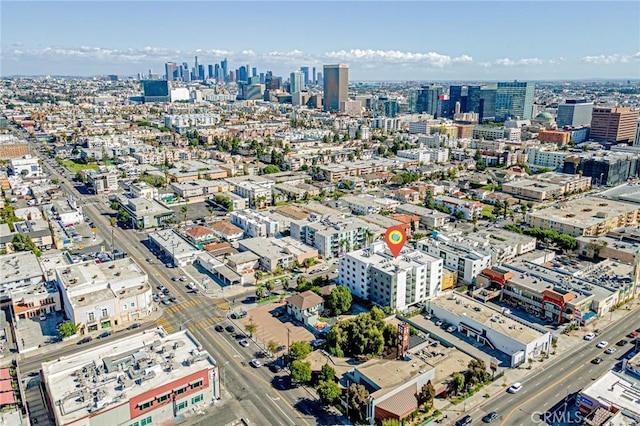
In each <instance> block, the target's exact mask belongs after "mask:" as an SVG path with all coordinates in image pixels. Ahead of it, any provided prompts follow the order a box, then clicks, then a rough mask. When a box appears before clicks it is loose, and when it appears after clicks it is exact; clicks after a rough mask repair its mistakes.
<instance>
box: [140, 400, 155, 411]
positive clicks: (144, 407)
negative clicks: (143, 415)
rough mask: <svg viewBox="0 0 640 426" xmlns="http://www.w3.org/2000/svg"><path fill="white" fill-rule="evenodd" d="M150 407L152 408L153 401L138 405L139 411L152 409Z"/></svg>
mask: <svg viewBox="0 0 640 426" xmlns="http://www.w3.org/2000/svg"><path fill="white" fill-rule="evenodd" d="M152 406H153V400H152V401H148V402H145V403H144V404H140V405H139V407H140V410H146V409H147V408H150V407H152Z"/></svg>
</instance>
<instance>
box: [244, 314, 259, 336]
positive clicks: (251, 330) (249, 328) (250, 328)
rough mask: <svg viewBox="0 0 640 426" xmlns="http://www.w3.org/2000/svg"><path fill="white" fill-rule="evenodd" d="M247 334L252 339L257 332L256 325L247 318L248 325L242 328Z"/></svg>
mask: <svg viewBox="0 0 640 426" xmlns="http://www.w3.org/2000/svg"><path fill="white" fill-rule="evenodd" d="M244 328H245V329H246V330H247V333H249V337H253V333H255V332H256V331H258V324H256V323H255V322H253V318H249V323H248V324H247V325H246V326H245V327H244Z"/></svg>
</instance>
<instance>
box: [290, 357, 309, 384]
mask: <svg viewBox="0 0 640 426" xmlns="http://www.w3.org/2000/svg"><path fill="white" fill-rule="evenodd" d="M290 370H291V380H293V381H294V382H295V383H300V384H305V383H309V382H310V381H311V363H309V362H303V361H300V360H295V361H293V362H292V363H291V367H290Z"/></svg>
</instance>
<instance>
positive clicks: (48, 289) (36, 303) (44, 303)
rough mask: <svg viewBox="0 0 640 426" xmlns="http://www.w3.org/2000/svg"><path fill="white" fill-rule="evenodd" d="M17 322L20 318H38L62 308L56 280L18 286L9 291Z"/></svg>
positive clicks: (14, 318)
mask: <svg viewBox="0 0 640 426" xmlns="http://www.w3.org/2000/svg"><path fill="white" fill-rule="evenodd" d="M9 294H10V296H9V297H10V299H11V312H12V314H13V321H14V323H15V324H17V323H18V321H19V320H27V319H32V318H33V319H37V318H39V317H40V316H41V315H47V314H49V313H54V312H59V311H61V310H62V303H61V299H60V292H59V291H58V287H56V284H55V281H47V282H42V283H39V284H34V285H28V286H26V287H18V288H15V289H13V290H11V291H10V292H9Z"/></svg>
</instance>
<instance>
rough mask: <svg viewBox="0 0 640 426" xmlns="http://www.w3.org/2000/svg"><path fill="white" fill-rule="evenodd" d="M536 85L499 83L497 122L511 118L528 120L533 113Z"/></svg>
mask: <svg viewBox="0 0 640 426" xmlns="http://www.w3.org/2000/svg"><path fill="white" fill-rule="evenodd" d="M534 90H535V83H533V82H530V81H528V82H523V81H509V82H499V83H498V88H497V91H496V103H495V106H496V121H507V120H509V119H511V118H516V117H519V118H523V119H525V120H528V119H530V118H531V113H532V112H533V92H534Z"/></svg>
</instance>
